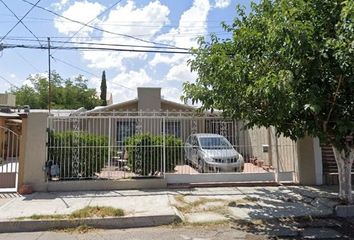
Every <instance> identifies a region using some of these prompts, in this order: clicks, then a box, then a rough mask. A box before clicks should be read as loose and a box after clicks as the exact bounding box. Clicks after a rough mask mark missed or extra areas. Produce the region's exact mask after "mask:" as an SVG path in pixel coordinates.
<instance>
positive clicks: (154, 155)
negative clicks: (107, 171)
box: [125, 134, 183, 176]
mask: <svg viewBox="0 0 354 240" xmlns="http://www.w3.org/2000/svg"><path fill="white" fill-rule="evenodd" d="M163 145H164V138H163V136H154V135H151V134H137V135H134V136H132V137H129V138H127V139H126V140H125V146H126V151H127V152H128V165H129V166H130V168H131V169H132V171H133V172H134V173H136V174H140V175H144V176H148V175H157V174H159V173H161V172H163V170H164V166H163ZM182 151H183V149H182V140H181V139H180V138H177V137H175V136H172V135H167V136H165V154H166V161H165V162H166V172H172V171H174V168H175V167H176V165H177V162H179V161H180V159H181V157H182ZM139 160H141V161H139Z"/></svg>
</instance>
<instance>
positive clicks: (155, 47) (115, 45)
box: [10, 38, 189, 51]
mask: <svg viewBox="0 0 354 240" xmlns="http://www.w3.org/2000/svg"><path fill="white" fill-rule="evenodd" d="M10 40H15V41H26V42H33V41H36V40H34V39H16V38H11V39H10ZM41 41H43V42H44V41H45V40H41ZM50 42H51V43H71V44H78V45H97V46H114V47H117V46H118V47H137V48H152V49H178V50H186V51H188V50H189V49H188V48H175V47H162V46H161V47H160V46H148V45H134V44H113V43H96V42H78V41H58V40H51V41H50ZM62 46H63V45H62Z"/></svg>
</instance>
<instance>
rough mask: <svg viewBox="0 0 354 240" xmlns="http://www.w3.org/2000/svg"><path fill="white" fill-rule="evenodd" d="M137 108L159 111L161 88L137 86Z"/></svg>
mask: <svg viewBox="0 0 354 240" xmlns="http://www.w3.org/2000/svg"><path fill="white" fill-rule="evenodd" d="M138 109H139V111H140V110H141V111H147V112H148V111H160V109H161V88H147V87H140V88H138Z"/></svg>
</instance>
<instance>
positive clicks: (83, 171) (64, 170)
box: [48, 132, 108, 179]
mask: <svg viewBox="0 0 354 240" xmlns="http://www.w3.org/2000/svg"><path fill="white" fill-rule="evenodd" d="M75 156H76V157H77V159H78V163H77V168H76V169H77V170H78V171H74V167H73V166H74V164H75V163H74V159H76V158H75ZM107 157H108V138H107V137H106V136H99V135H93V134H88V133H75V132H61V133H50V134H49V142H48V160H49V165H51V164H58V165H59V172H60V175H59V176H60V178H64V179H65V178H66V179H68V178H69V179H73V178H74V179H75V178H94V177H96V176H95V173H96V172H100V171H101V169H102V168H103V167H104V164H105V160H106V159H107Z"/></svg>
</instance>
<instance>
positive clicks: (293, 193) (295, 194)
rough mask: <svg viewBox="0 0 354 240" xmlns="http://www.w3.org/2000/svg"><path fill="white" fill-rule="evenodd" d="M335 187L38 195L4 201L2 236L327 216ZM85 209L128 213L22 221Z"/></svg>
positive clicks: (0, 210) (0, 208) (0, 209)
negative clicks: (84, 226) (67, 229)
mask: <svg viewBox="0 0 354 240" xmlns="http://www.w3.org/2000/svg"><path fill="white" fill-rule="evenodd" d="M336 196H337V193H336V189H334V188H313V187H297V186H296V187H295V186H288V187H286V186H280V187H218V188H192V189H180V190H178V189H164V190H146V191H143V190H129V191H104V192H56V193H34V194H31V195H25V196H18V197H13V198H10V199H7V201H0V232H12V231H35V230H36V231H38V230H48V229H51V228H56V227H73V226H77V225H80V224H87V225H93V226H95V227H100V228H128V227H144V226H157V225H163V224H170V223H173V222H175V221H180V220H182V221H184V222H188V223H206V222H209V223H210V222H223V221H229V220H247V221H250V220H255V219H271V218H284V217H304V216H306V217H308V216H329V215H331V214H332V213H333V207H334V206H335V205H337V204H338V202H337V201H336ZM86 206H109V207H114V208H120V209H122V210H124V213H125V214H124V216H123V217H114V218H110V217H107V218H104V219H103V218H94V219H77V220H45V219H44V220H43V219H42V220H33V219H21V220H20V219H19V218H28V217H30V216H32V215H34V214H37V215H55V214H70V213H72V212H73V211H75V210H79V209H82V208H84V207H86Z"/></svg>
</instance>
